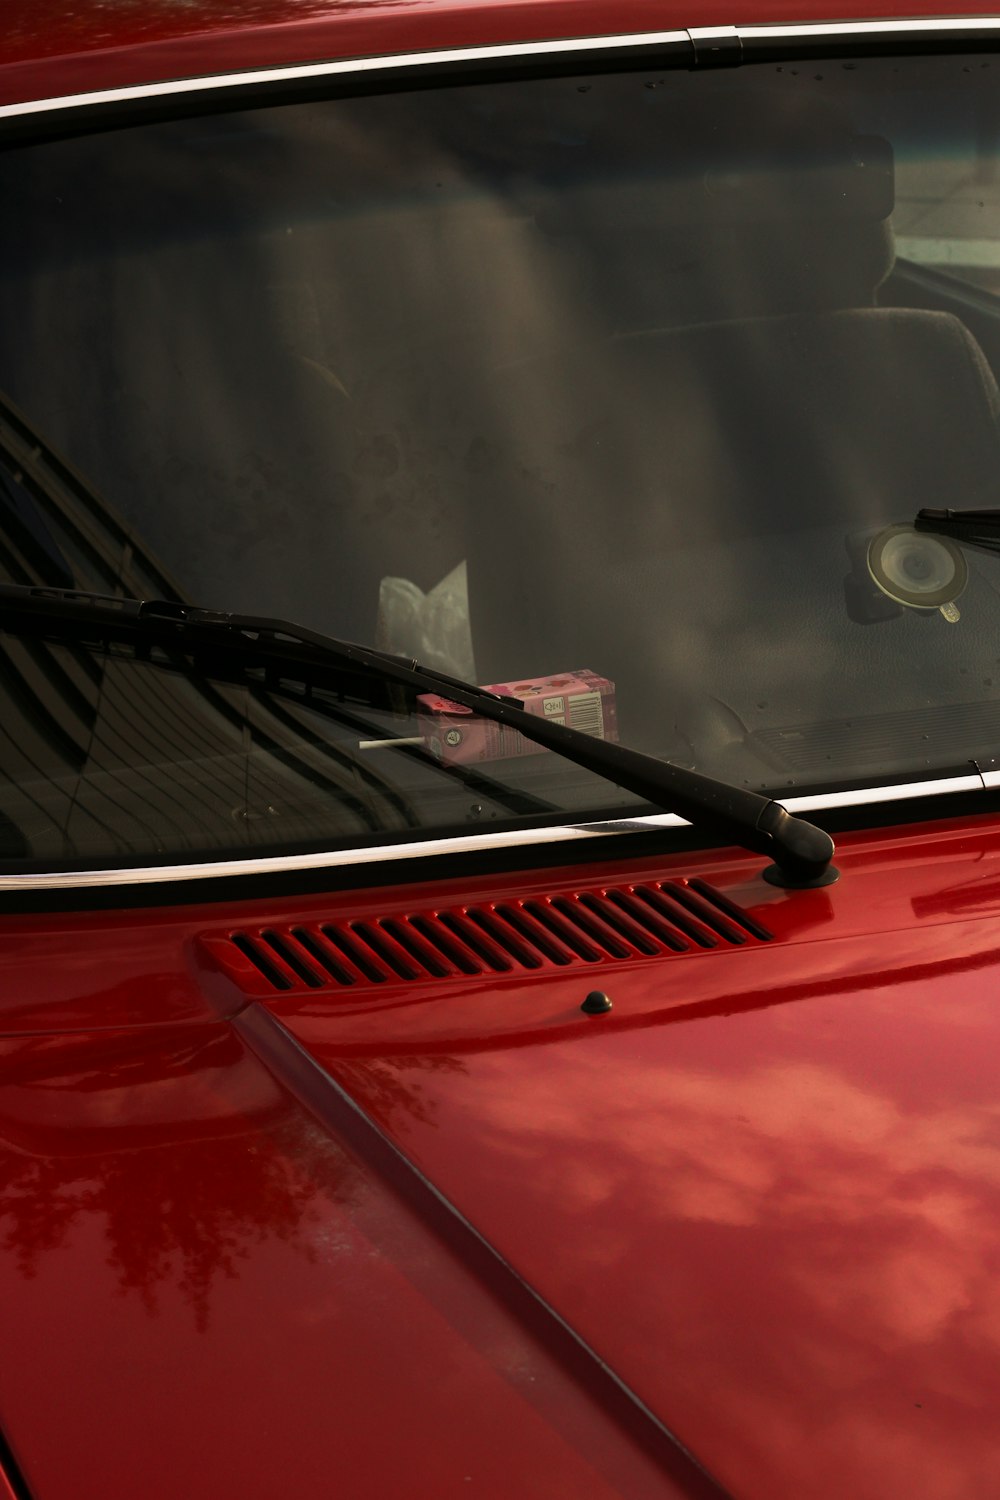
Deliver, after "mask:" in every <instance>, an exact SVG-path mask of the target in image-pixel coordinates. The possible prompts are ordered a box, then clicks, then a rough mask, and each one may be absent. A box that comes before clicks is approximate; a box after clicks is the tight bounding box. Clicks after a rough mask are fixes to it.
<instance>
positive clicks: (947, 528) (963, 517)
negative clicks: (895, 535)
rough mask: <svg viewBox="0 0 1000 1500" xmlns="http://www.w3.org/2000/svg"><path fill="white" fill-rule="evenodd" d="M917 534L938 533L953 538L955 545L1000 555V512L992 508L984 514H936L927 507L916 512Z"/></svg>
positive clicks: (977, 512)
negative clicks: (957, 543)
mask: <svg viewBox="0 0 1000 1500" xmlns="http://www.w3.org/2000/svg"><path fill="white" fill-rule="evenodd" d="M913 525H914V529H915V530H917V531H930V532H937V533H938V534H939V535H940V536H950V537H951V538H952V540H953V541H956V542H961V543H962V544H963V545H964V546H968V547H981V548H982V549H983V551H985V552H1000V508H994V507H992V506H988V507H985V508H984V509H981V510H974V509H967V510H961V509H959V510H953V509H951V508H950V507H948V508H946V509H944V510H934V509H931V508H928V507H925V508H924V509H923V510H918V511H917V519H916V520H915V521H914V523H913Z"/></svg>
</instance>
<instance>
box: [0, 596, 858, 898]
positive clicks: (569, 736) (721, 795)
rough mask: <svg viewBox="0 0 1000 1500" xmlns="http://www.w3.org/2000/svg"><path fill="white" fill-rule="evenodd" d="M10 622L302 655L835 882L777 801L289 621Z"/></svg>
mask: <svg viewBox="0 0 1000 1500" xmlns="http://www.w3.org/2000/svg"><path fill="white" fill-rule="evenodd" d="M16 615H30V616H37V617H40V618H42V619H45V620H49V621H57V620H58V621H64V622H78V623H80V624H83V625H88V624H89V625H95V624H96V625H100V624H104V625H108V626H124V627H125V628H126V629H128V630H129V631H133V630H134V631H137V632H141V633H143V634H145V633H148V634H150V635H152V636H154V637H155V636H163V635H166V636H167V637H168V638H172V639H174V640H175V641H176V640H177V639H178V638H185V637H187V636H189V635H190V636H191V637H192V638H193V639H195V640H212V639H216V638H221V639H222V640H223V641H224V642H225V643H226V644H227V645H232V646H237V647H240V648H245V649H247V650H256V651H260V652H263V653H264V654H265V655H270V654H271V653H274V654H275V655H279V656H281V655H286V654H287V651H288V649H289V648H291V649H292V650H294V649H295V648H301V647H305V648H308V649H309V653H310V655H311V656H312V658H313V659H314V660H319V661H320V662H322V663H324V664H327V665H333V666H343V667H347V668H360V669H361V670H363V671H367V672H370V673H372V674H374V675H375V676H377V677H379V678H381V679H382V680H383V681H387V682H390V683H395V684H397V685H399V686H400V687H406V688H410V689H412V690H413V691H414V692H415V693H436V694H438V695H443V696H445V697H446V698H448V699H450V700H451V701H452V702H453V703H458V704H460V705H461V706H462V707H463V708H468V709H471V710H472V711H473V712H474V713H477V714H479V715H480V716H481V717H482V718H484V719H491V720H493V721H494V722H495V723H497V724H503V725H506V726H507V727H509V728H511V729H515V730H518V731H519V732H520V733H521V734H522V735H523V736H524V737H525V739H528V740H531V741H532V742H533V743H534V744H536V745H541V746H543V747H544V748H545V749H548V750H554V751H555V752H556V754H558V755H561V756H563V757H564V758H565V759H567V760H570V761H573V762H574V763H575V764H576V765H579V766H581V767H583V769H584V770H587V771H591V772H593V773H594V774H596V775H598V776H602V777H605V778H606V779H607V780H608V781H611V782H613V783H614V784H615V785H616V786H619V787H622V788H623V789H624V790H625V791H629V792H633V793H635V795H636V796H638V797H641V798H642V799H643V801H645V802H649V803H652V804H653V806H657V807H661V808H663V810H664V811H665V812H671V813H676V814H678V815H679V816H680V817H682V818H685V819H686V820H687V821H688V822H690V823H692V824H693V825H694V826H695V827H697V828H700V829H703V830H705V831H706V832H709V833H712V834H714V835H718V836H720V837H722V838H724V839H727V840H732V841H733V842H734V843H737V844H741V845H743V847H744V848H747V849H752V850H754V851H755V852H756V853H758V854H764V855H767V856H769V857H770V858H771V859H772V860H773V861H774V864H773V866H769V867H768V869H767V870H765V871H764V875H765V877H766V878H767V879H769V880H771V881H772V882H773V883H774V884H777V885H785V886H811V885H826V884H829V883H830V882H831V881H833V880H835V879H836V878H837V872H836V870H835V869H834V868H833V866H832V865H831V860H832V858H833V852H834V846H833V840H832V839H831V838H830V835H829V834H828V833H826V832H825V831H824V830H823V829H821V828H817V827H815V825H814V824H812V823H807V822H805V820H804V819H802V818H796V817H794V816H793V815H792V814H791V813H789V812H788V811H787V809H786V808H784V807H782V806H781V804H780V803H779V802H774V801H772V800H770V799H769V798H767V797H761V796H759V795H758V794H757V793H756V792H751V791H749V790H747V789H745V788H740V787H734V786H730V785H729V784H728V783H727V782H724V781H717V780H716V779H715V778H714V777H710V776H702V775H701V774H700V773H698V772H696V771H688V770H685V769H684V768H683V767H681V766H675V765H672V764H671V763H670V762H669V761H662V760H657V759H656V758H655V757H654V756H651V755H645V754H643V753H642V752H641V751H638V750H629V749H627V748H626V747H625V746H623V745H620V744H618V743H616V742H614V741H611V740H602V739H597V738H596V737H595V736H593V735H590V734H585V733H583V731H582V730H579V729H571V728H570V727H569V726H568V725H564V724H555V723H553V722H552V721H551V720H549V719H545V718H542V717H541V716H540V715H537V714H532V713H528V712H527V710H526V709H525V708H524V705H523V703H522V702H521V700H520V699H518V698H513V697H508V696H506V695H503V694H499V693H492V692H490V691H489V690H488V689H486V688H481V687H477V686H475V685H474V684H472V683H468V682H462V681H461V680H460V679H459V678H456V677H450V676H449V675H448V674H447V673H445V672H438V671H436V670H434V669H433V668H430V667H424V666H421V665H420V664H419V663H418V662H416V661H412V660H410V659H408V658H405V657H400V656H394V655H392V654H391V653H390V652H385V651H377V650H374V649H373V648H372V647H369V646H360V645H356V644H355V643H354V642H351V641H342V640H338V639H336V638H335V637H333V636H328V635H323V634H321V633H320V632H318V631H315V630H309V629H308V628H307V627H305V626H303V625H296V624H294V623H292V622H291V621H289V620H281V619H273V618H270V617H268V616H263V615H244V614H234V613H231V612H229V611H226V610H215V609H202V608H199V607H198V606H196V605H190V604H181V603H178V602H176V601H174V600H164V599H129V598H116V597H111V596H108V595H103V594H88V593H82V592H80V591H77V590H71V589H57V588H44V587H29V586H22V585H18V584H4V585H0V623H2V622H3V620H4V619H5V618H8V617H10V616H16Z"/></svg>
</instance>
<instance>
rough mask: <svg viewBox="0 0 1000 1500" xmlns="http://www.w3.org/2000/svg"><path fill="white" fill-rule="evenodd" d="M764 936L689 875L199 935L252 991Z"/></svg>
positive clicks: (677, 949)
mask: <svg viewBox="0 0 1000 1500" xmlns="http://www.w3.org/2000/svg"><path fill="white" fill-rule="evenodd" d="M770 938H771V933H770V932H768V931H767V929H766V928H765V927H762V926H761V925H760V923H759V922H757V921H755V920H754V919H753V918H752V917H751V916H749V915H748V913H747V912H745V911H743V910H741V908H740V907H738V906H736V905H735V904H734V903H733V902H732V901H730V900H729V899H728V898H727V897H726V896H723V895H722V894H721V892H719V891H717V890H715V888H714V887H713V886H710V885H709V884H708V883H707V882H706V881H704V880H698V879H691V880H684V881H680V880H665V881H656V882H649V883H645V884H641V885H621V886H613V887H604V888H601V889H596V890H584V891H572V890H571V891H563V892H558V893H555V894H551V895H540V896H531V897H527V898H525V899H524V900H501V901H496V902H483V903H480V904H477V905H473V906H455V907H451V908H445V909H436V910H429V911H414V912H407V913H400V914H398V915H394V916H385V917H366V918H363V919H359V920H351V919H346V920H337V921H328V922H309V923H292V924H290V925H288V926H281V927H277V926H275V927H261V928H244V929H242V930H240V931H234V932H231V933H230V934H229V935H228V936H226V937H223V938H215V937H212V938H209V937H206V938H204V939H203V940H202V941H203V943H204V946H205V947H206V948H207V949H208V950H209V951H210V953H211V955H212V957H213V958H214V959H215V961H216V962H218V963H221V965H222V967H223V968H224V969H226V970H227V972H228V973H229V974H230V976H231V977H232V978H233V979H235V980H236V981H237V982H238V983H239V984H240V985H241V987H242V988H243V989H245V990H249V991H252V992H255V993H260V992H261V991H267V990H271V991H275V990H276V991H282V992H287V991H295V990H298V991H303V990H321V989H331V988H338V989H355V990H357V989H364V988H367V987H370V986H372V985H391V984H401V983H402V984H405V983H414V982H421V981H422V982H424V983H426V981H427V980H428V979H441V980H444V979H461V978H466V977H467V978H472V977H474V976H476V975H498V974H510V973H525V972H532V971H537V970H548V971H550V972H551V971H557V970H559V969H569V968H574V967H576V968H579V967H581V966H585V965H590V964H601V963H607V962H609V961H612V962H620V961H622V960H629V959H642V958H657V957H662V956H663V955H665V954H670V953H692V952H697V951H699V950H707V949H711V948H720V947H737V946H740V945H743V944H747V943H749V944H751V945H755V944H758V943H762V942H768V941H769V940H770ZM261 981H264V983H263V985H262V984H261Z"/></svg>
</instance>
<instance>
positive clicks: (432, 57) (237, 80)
mask: <svg viewBox="0 0 1000 1500" xmlns="http://www.w3.org/2000/svg"><path fill="white" fill-rule="evenodd" d="M687 41H688V33H687V32H686V31H643V32H634V33H630V34H629V35H628V36H595V37H580V38H576V39H574V40H572V41H554V42H512V43H507V44H504V45H495V46H490V47H452V48H449V49H448V50H447V51H440V52H402V53H396V54H394V55H392V56H387V57H354V58H346V59H343V58H341V59H338V60H337V61H336V62H324V63H294V64H290V65H288V66H286V67H275V68H257V69H254V70H253V71H252V72H249V73H216V74H211V75H205V76H204V77H202V76H199V77H196V78H180V79H175V80H171V81H166V82H163V83H141V84H130V85H129V86H128V87H127V88H118V89H103V90H99V91H98V92H96V93H90V94H66V95H64V96H62V97H61V98H56V99H29V100H27V101H26V102H25V103H22V104H5V105H0V119H14V118H17V117H18V116H22V115H34V114H44V113H46V112H48V111H51V110H59V109H81V108H84V107H86V106H87V105H93V104H119V103H127V102H128V101H129V100H139V99H158V98H167V97H169V96H171V95H173V94H193V93H206V92H209V91H213V92H214V90H216V89H232V88H239V87H240V86H243V85H250V86H253V85H255V84H264V83H285V82H293V81H299V80H304V79H307V78H336V77H339V76H342V75H344V74H353V73H378V72H385V71H387V70H389V69H395V68H425V67H434V66H437V65H441V64H445V65H447V64H449V63H463V62H489V61H492V60H494V59H503V58H518V57H543V56H545V55H546V54H552V53H554V54H559V53H566V52H583V53H586V52H597V51H616V52H617V51H622V50H626V49H629V48H632V47H665V46H670V45H678V44H682V43H684V42H687Z"/></svg>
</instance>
